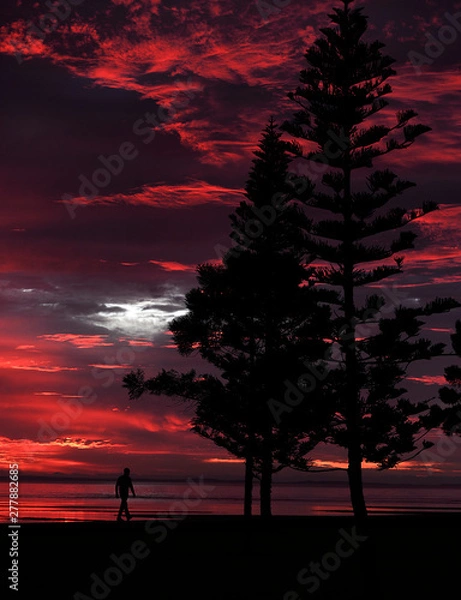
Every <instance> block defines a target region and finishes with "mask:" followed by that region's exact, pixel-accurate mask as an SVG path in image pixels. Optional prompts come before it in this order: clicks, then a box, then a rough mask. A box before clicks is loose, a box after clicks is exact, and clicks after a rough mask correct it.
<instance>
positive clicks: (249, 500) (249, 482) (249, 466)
mask: <svg viewBox="0 0 461 600" xmlns="http://www.w3.org/2000/svg"><path fill="white" fill-rule="evenodd" d="M252 506H253V456H252V455H250V456H247V458H246V460H245V498H244V501H243V515H244V517H245V518H247V519H249V518H251V515H252Z"/></svg>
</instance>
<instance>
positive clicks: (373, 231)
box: [284, 0, 459, 519]
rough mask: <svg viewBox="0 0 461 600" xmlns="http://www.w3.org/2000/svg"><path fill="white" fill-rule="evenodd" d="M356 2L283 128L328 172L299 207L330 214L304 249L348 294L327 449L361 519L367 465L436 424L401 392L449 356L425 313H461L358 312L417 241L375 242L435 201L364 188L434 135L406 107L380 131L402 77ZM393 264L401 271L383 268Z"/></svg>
mask: <svg viewBox="0 0 461 600" xmlns="http://www.w3.org/2000/svg"><path fill="white" fill-rule="evenodd" d="M352 1H353V0H343V5H344V6H343V7H342V8H335V9H334V13H333V14H331V15H330V17H331V20H332V25H331V27H327V28H324V29H322V30H321V33H322V34H323V37H321V38H320V39H318V40H316V42H315V43H314V45H313V46H312V47H311V48H310V49H309V50H308V51H307V53H306V60H307V68H306V69H305V70H303V71H302V72H301V76H300V82H301V85H300V86H299V87H298V88H297V90H296V92H295V93H292V94H289V98H290V99H291V100H292V101H293V102H295V103H296V104H297V111H296V112H295V114H294V117H293V119H292V120H290V121H288V122H286V123H285V124H284V129H285V131H286V132H288V133H289V134H290V135H291V136H293V137H294V138H295V140H294V141H293V142H292V147H291V149H292V152H293V153H294V155H295V156H296V157H298V158H299V159H300V160H301V159H305V160H308V161H314V162H320V163H324V164H326V165H328V170H327V172H325V174H324V175H323V179H322V184H323V185H322V187H321V188H320V189H316V188H315V186H314V185H313V184H312V183H311V182H310V181H308V182H307V184H306V186H305V187H306V191H305V192H304V193H303V194H301V195H300V200H302V201H303V203H304V204H305V206H306V207H308V208H307V212H308V214H310V213H311V212H313V213H314V214H318V213H319V212H320V211H323V212H324V213H326V214H328V215H329V217H328V218H326V219H324V220H315V221H313V222H312V225H311V227H310V231H309V235H308V237H307V242H306V250H307V251H308V252H309V253H310V254H312V255H313V256H316V257H318V258H319V259H321V260H322V261H324V262H325V263H327V266H326V267H324V268H319V269H318V270H317V273H316V277H317V283H318V284H319V285H323V286H325V285H326V286H334V287H336V289H337V288H339V289H340V290H341V299H340V306H339V309H340V310H339V313H338V316H337V318H336V320H335V329H336V335H335V341H336V342H337V345H338V347H339V350H340V355H339V357H338V364H337V366H336V367H335V368H334V369H332V371H331V373H330V376H329V382H330V384H331V383H332V384H333V387H334V388H335V389H336V395H337V419H336V421H334V422H333V427H332V430H331V437H330V441H331V442H333V443H336V444H339V445H341V446H344V447H345V448H346V449H347V453H348V478H349V486H350V491H351V500H352V505H353V509H354V514H355V516H356V517H357V518H359V519H361V518H363V517H365V516H366V514H367V510H366V504H365V500H364V495H363V485H362V462H363V460H369V461H372V462H376V463H378V464H380V465H381V467H383V468H386V467H392V466H395V465H396V464H397V463H398V462H399V461H400V460H401V458H402V456H403V455H404V454H405V453H407V452H413V451H415V450H416V449H417V444H416V438H417V435H418V434H419V433H420V432H421V431H422V430H424V428H425V427H429V426H430V425H431V422H430V421H429V420H428V419H427V411H428V404H427V403H426V402H418V403H414V402H412V401H411V400H409V399H408V398H406V397H405V394H406V390H405V389H404V388H403V387H402V386H401V382H402V381H403V380H404V378H405V375H406V369H407V367H408V365H409V364H410V363H412V362H413V361H416V360H421V359H430V358H431V357H433V356H437V355H440V353H441V352H442V351H443V347H444V345H443V344H437V345H434V344H431V342H430V341H429V340H427V339H421V338H419V337H418V335H419V331H420V328H421V325H422V324H423V321H421V319H420V317H424V316H429V315H432V314H434V313H437V312H442V311H446V310H449V309H451V308H453V307H455V306H459V305H458V304H457V303H456V302H455V301H453V300H451V299H445V300H441V299H437V300H436V301H434V302H432V303H430V304H428V305H427V306H424V307H420V308H405V307H402V306H400V307H397V308H396V310H395V313H394V317H393V318H379V310H380V308H381V307H382V306H383V304H384V303H385V300H384V298H383V297H382V296H380V295H379V294H373V295H371V296H369V297H368V298H367V300H366V301H365V305H363V306H358V305H357V302H358V300H357V291H356V290H357V288H360V287H363V286H367V285H369V284H375V283H377V282H380V281H382V280H384V279H386V278H387V277H391V276H393V275H396V274H398V273H401V272H402V263H403V258H402V257H401V256H400V254H399V253H400V252H402V251H404V250H406V249H410V248H413V242H414V239H415V237H416V236H415V234H414V233H412V232H410V231H402V232H400V235H399V236H397V237H396V238H395V239H394V240H393V241H391V242H390V243H389V242H387V243H386V242H385V241H381V242H378V241H373V239H372V241H368V240H370V238H375V237H376V236H380V235H381V239H382V238H383V237H384V238H385V236H384V235H382V234H386V233H387V232H393V231H394V230H397V229H400V228H403V227H405V226H406V225H407V224H409V223H410V222H411V221H413V220H414V219H416V218H418V217H422V216H423V215H425V214H427V213H429V212H430V211H433V210H435V209H436V208H437V207H436V205H435V204H433V203H425V204H424V205H423V207H422V208H421V209H418V210H406V209H405V208H402V207H401V206H399V207H389V206H388V204H389V202H390V201H391V200H393V199H394V198H395V197H397V196H399V195H400V194H402V193H403V192H404V191H405V190H408V189H409V188H411V187H412V186H413V185H414V184H413V183H411V182H409V181H404V180H401V179H399V178H398V177H397V175H395V174H394V173H393V172H391V171H390V170H388V169H385V170H375V171H373V172H372V173H370V174H369V175H368V176H367V177H366V186H365V189H363V188H364V186H363V184H362V185H360V180H359V179H358V177H357V173H358V172H359V170H361V169H364V168H367V169H371V168H372V167H373V164H374V161H375V159H377V158H379V157H381V156H384V155H386V154H388V153H390V152H393V151H397V150H403V149H406V148H408V147H409V146H411V145H412V144H413V143H414V142H415V140H416V139H417V138H418V137H419V136H420V135H421V134H424V133H426V132H428V131H430V128H429V127H426V126H424V125H421V124H413V123H412V121H413V119H414V118H415V117H416V116H417V114H416V113H415V112H414V111H413V110H403V111H400V112H399V113H398V114H397V121H396V123H395V124H394V125H385V124H383V125H380V124H377V123H376V115H377V114H378V113H379V112H380V111H382V110H383V109H384V108H385V107H386V106H387V105H388V102H387V101H386V100H385V96H387V95H388V94H390V93H391V91H392V88H391V86H390V85H389V84H388V83H387V80H388V79H389V78H390V77H391V76H393V75H395V71H394V70H393V69H392V68H391V65H392V64H393V63H394V60H393V59H392V58H390V57H389V56H386V55H384V54H382V52H381V50H382V48H383V47H384V44H382V43H380V42H378V41H376V42H372V43H369V42H367V41H365V40H364V39H363V36H364V34H365V33H366V31H367V25H368V24H367V17H365V16H364V15H363V14H362V9H361V8H359V9H354V10H353V9H351V7H350V5H351V4H352ZM312 144H314V145H315V146H314V148H316V149H314V150H312ZM309 146H310V148H309ZM312 209H316V210H314V211H312ZM378 239H379V237H378ZM392 258H394V264H389V263H384V264H377V263H379V262H381V261H383V260H385V259H392ZM367 264H368V265H369V266H368V267H367V266H366V265H367ZM373 323H374V325H373ZM364 327H365V329H364ZM373 327H374V329H373ZM370 332H373V333H370ZM425 416H426V418H424V417H425Z"/></svg>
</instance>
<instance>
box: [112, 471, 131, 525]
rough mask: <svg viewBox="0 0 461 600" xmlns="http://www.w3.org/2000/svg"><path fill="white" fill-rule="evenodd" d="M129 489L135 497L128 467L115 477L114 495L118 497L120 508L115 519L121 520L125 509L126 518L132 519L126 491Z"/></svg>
mask: <svg viewBox="0 0 461 600" xmlns="http://www.w3.org/2000/svg"><path fill="white" fill-rule="evenodd" d="M130 490H131V493H132V494H133V497H136V494H135V493H134V488H133V482H132V481H131V477H130V469H128V468H126V469H123V475H120V477H119V478H118V479H117V483H116V484H115V497H116V498H120V499H121V502H120V509H119V511H118V517H117V521H122V520H123V519H122V513H123V511H125V516H126V520H127V521H129V520H130V519H132V516H131V515H130V511H129V510H128V493H129V491H130Z"/></svg>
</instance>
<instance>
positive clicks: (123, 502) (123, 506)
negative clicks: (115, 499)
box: [117, 497, 126, 521]
mask: <svg viewBox="0 0 461 600" xmlns="http://www.w3.org/2000/svg"><path fill="white" fill-rule="evenodd" d="M123 511H125V512H126V498H123V497H122V498H121V500H120V508H119V511H118V517H117V520H118V521H121V520H122V513H123Z"/></svg>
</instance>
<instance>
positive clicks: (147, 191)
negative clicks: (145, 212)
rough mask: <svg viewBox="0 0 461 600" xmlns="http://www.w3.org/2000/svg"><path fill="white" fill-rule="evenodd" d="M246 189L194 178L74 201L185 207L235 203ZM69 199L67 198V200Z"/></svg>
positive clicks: (89, 203)
mask: <svg viewBox="0 0 461 600" xmlns="http://www.w3.org/2000/svg"><path fill="white" fill-rule="evenodd" d="M242 193H243V190H242V189H234V188H226V187H223V186H219V185H212V184H210V183H207V182H206V181H200V180H199V181H190V182H189V183H185V184H182V185H167V184H163V183H160V184H157V185H145V186H143V187H142V188H140V189H138V190H134V191H132V192H130V193H126V194H114V195H113V196H103V195H101V196H98V197H97V198H95V199H94V200H89V199H87V198H74V199H73V200H72V201H71V202H72V204H74V205H75V204H81V205H91V204H117V203H123V204H133V205H145V206H152V207H159V208H181V207H184V206H198V205H200V204H209V203H219V204H228V205H230V206H235V204H236V203H237V200H241V199H242V198H241V196H242ZM64 202H66V201H64Z"/></svg>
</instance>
